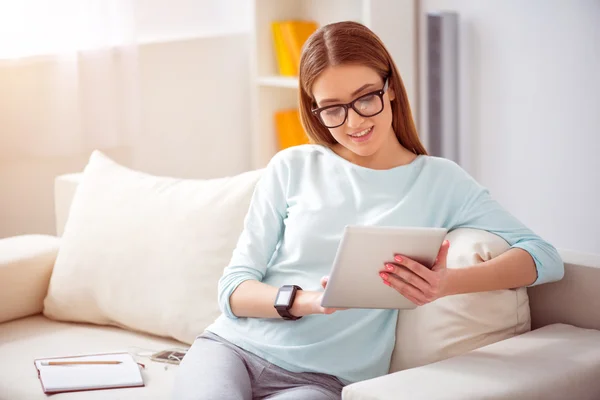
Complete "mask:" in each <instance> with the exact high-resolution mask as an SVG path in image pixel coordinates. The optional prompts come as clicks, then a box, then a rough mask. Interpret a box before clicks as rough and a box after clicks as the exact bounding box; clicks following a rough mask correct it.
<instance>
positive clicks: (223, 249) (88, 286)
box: [44, 151, 261, 343]
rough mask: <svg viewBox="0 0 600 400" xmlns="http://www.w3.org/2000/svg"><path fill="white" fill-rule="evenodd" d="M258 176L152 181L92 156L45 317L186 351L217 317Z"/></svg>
mask: <svg viewBox="0 0 600 400" xmlns="http://www.w3.org/2000/svg"><path fill="white" fill-rule="evenodd" d="M260 174H261V171H251V172H246V173H243V174H240V175H238V176H234V177H227V178H221V179H211V180H192V179H175V178H169V177H157V176H152V175H149V174H145V173H142V172H138V171H133V170H131V169H128V168H125V167H123V166H120V165H118V164H117V163H115V162H114V161H112V160H110V159H109V158H107V157H106V156H104V155H103V154H101V153H100V152H97V151H96V152H94V153H93V154H92V156H91V158H90V161H89V163H88V165H87V166H86V168H85V170H84V173H83V178H82V181H81V184H80V185H79V187H78V189H77V192H76V193H75V197H74V199H73V204H72V206H71V210H70V213H69V217H68V220H67V223H66V226H65V231H64V234H63V237H62V240H61V246H60V249H59V252H58V256H57V259H56V265H55V266H54V271H53V272H52V277H51V280H50V285H49V290H48V294H47V297H46V299H45V301H44V314H45V315H46V316H48V317H49V318H52V319H57V320H64V321H77V322H90V323H95V324H102V325H116V326H121V327H125V328H129V329H132V330H137V331H142V332H148V333H151V334H155V335H159V336H166V337H172V338H175V339H178V340H180V341H183V342H186V343H192V342H193V340H194V338H195V337H196V335H198V334H200V333H201V332H202V331H203V329H204V328H205V327H206V326H208V325H209V324H210V323H212V322H213V321H214V319H215V318H216V317H217V316H218V315H219V307H218V304H217V282H218V280H219V278H220V277H221V275H222V274H223V268H224V267H225V266H226V265H227V264H228V262H229V260H230V258H231V253H232V251H233V249H234V247H235V245H236V242H237V240H238V237H239V235H240V233H241V231H242V228H243V222H244V217H245V215H246V213H247V210H248V206H249V204H250V199H251V197H252V193H253V191H254V187H255V185H256V182H257V181H258V179H259V177H260Z"/></svg>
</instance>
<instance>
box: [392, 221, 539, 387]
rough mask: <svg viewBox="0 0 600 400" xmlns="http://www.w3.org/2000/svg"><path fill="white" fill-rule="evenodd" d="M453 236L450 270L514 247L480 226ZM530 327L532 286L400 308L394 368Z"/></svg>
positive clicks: (415, 364) (455, 352)
mask: <svg viewBox="0 0 600 400" xmlns="http://www.w3.org/2000/svg"><path fill="white" fill-rule="evenodd" d="M447 239H448V240H449V241H450V251H449V253H448V258H447V266H448V268H461V267H467V266H471V265H474V264H478V263H481V262H484V261H487V260H490V259H492V258H494V257H497V256H498V255H500V254H502V253H504V252H505V251H506V250H508V249H509V245H508V243H506V241H504V239H502V238H500V237H499V236H496V235H494V234H491V233H489V232H486V231H481V230H475V229H457V230H454V231H452V232H450V233H449V234H448V236H447ZM529 330H531V317H530V312H529V297H528V296H527V289H526V288H519V289H516V290H512V289H507V290H498V291H491V292H481V293H469V294H461V295H455V296H448V297H444V298H441V299H438V300H437V301H434V302H433V303H430V304H426V305H424V306H422V307H417V308H416V309H414V310H401V311H400V312H399V315H398V325H397V327H396V346H395V348H394V352H393V354H392V362H391V366H390V372H396V371H402V370H405V369H408V368H413V367H419V366H422V365H426V364H430V363H433V362H436V361H440V360H444V359H447V358H450V357H453V356H456V355H459V354H463V353H466V352H468V351H471V350H474V349H477V348H479V347H482V346H485V345H488V344H492V343H495V342H498V341H500V340H504V339H508V338H510V337H513V336H515V335H518V334H521V333H525V332H528V331H529ZM434 384H435V383H434Z"/></svg>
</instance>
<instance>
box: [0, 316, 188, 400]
mask: <svg viewBox="0 0 600 400" xmlns="http://www.w3.org/2000/svg"><path fill="white" fill-rule="evenodd" d="M173 347H188V346H186V345H184V344H182V343H180V342H177V341H174V340H170V339H162V338H158V337H154V336H149V335H146V334H139V333H134V332H131V331H126V330H123V329H120V328H116V327H108V326H96V325H88V324H74V323H65V322H57V321H53V320H50V319H48V318H46V317H44V316H42V315H40V314H38V315H35V316H32V317H28V318H24V319H19V320H15V321H11V322H7V323H4V324H0V360H2V362H0V400H14V399H27V400H35V399H47V396H46V395H45V394H44V392H43V391H42V386H41V384H40V381H39V379H38V376H37V371H36V369H35V367H34V364H33V360H34V359H35V358H41V357H61V356H67V355H74V354H90V353H103V352H113V351H129V352H130V353H131V354H132V355H134V358H135V359H136V361H138V362H140V363H142V364H144V365H145V366H146V368H145V369H143V370H142V376H143V377H144V382H145V385H146V386H145V387H142V388H128V389H109V390H94V391H86V392H73V393H62V394H57V395H53V396H52V399H56V400H62V399H80V398H84V399H109V398H110V399H117V398H118V399H122V400H126V399H139V400H143V399H168V398H170V397H171V391H172V385H173V378H174V376H175V373H176V370H177V368H178V367H177V366H175V365H168V366H167V364H162V363H157V362H154V361H150V359H149V358H148V356H147V355H148V354H149V353H150V352H153V351H158V350H163V349H168V348H173ZM165 366H167V368H166V369H165Z"/></svg>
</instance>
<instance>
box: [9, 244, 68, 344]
mask: <svg viewBox="0 0 600 400" xmlns="http://www.w3.org/2000/svg"><path fill="white" fill-rule="evenodd" d="M59 243H60V240H59V239H58V238H57V237H55V236H48V235H22V236H13V237H9V238H5V239H0V323H2V322H4V321H10V320H12V319H16V318H21V317H26V316H28V315H33V314H38V313H40V312H41V311H42V307H43V301H44V297H45V296H46V291H47V290H48V281H49V280H50V274H51V273H52V266H53V265H54V260H55V259H56V253H57V252H58V246H59ZM0 340H1V338H0Z"/></svg>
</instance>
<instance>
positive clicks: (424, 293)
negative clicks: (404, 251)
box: [379, 240, 450, 306]
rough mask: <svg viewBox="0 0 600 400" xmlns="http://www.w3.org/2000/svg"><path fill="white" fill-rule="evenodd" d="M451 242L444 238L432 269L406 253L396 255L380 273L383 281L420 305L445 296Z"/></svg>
mask: <svg viewBox="0 0 600 400" xmlns="http://www.w3.org/2000/svg"><path fill="white" fill-rule="evenodd" d="M449 248H450V242H449V241H447V240H444V242H443V243H442V246H441V247H440V251H439V252H438V256H437V258H436V260H435V263H434V264H433V267H432V268H431V269H429V268H427V267H425V266H424V265H422V264H420V263H418V262H416V261H414V260H411V259H410V258H408V257H405V256H404V255H401V254H397V255H395V256H394V263H386V264H385V266H384V268H385V269H384V270H382V271H381V272H380V273H379V276H380V277H381V278H382V279H383V283H384V284H386V285H388V286H390V287H392V288H394V289H396V290H397V291H398V292H399V293H400V294H402V295H403V296H404V297H406V298H407V299H409V300H410V301H412V302H413V303H415V304H416V305H418V306H422V305H424V304H427V303H431V302H432V301H434V300H437V299H439V298H440V297H444V296H445V295H446V294H445V289H446V283H447V277H448V270H447V269H446V258H447V257H448V249H449Z"/></svg>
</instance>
